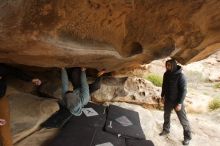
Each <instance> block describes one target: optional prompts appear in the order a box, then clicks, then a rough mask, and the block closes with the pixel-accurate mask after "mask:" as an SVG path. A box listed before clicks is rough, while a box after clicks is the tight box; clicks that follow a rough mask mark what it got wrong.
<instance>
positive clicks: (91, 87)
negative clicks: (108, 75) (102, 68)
mask: <svg viewBox="0 0 220 146" xmlns="http://www.w3.org/2000/svg"><path fill="white" fill-rule="evenodd" d="M100 87H101V77H98V78H97V79H96V80H95V81H94V82H93V83H91V84H89V93H90V94H92V93H93V92H95V91H96V90H98V89H100Z"/></svg>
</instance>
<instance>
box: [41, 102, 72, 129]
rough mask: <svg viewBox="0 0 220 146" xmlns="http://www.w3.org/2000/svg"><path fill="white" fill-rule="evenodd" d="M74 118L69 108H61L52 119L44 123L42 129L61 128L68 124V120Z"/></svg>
mask: <svg viewBox="0 0 220 146" xmlns="http://www.w3.org/2000/svg"><path fill="white" fill-rule="evenodd" d="M72 116H73V115H72V114H71V113H70V111H69V110H68V109H67V108H65V107H62V106H60V109H59V110H58V111H57V112H55V113H54V114H53V115H52V116H51V117H50V118H48V119H47V120H46V121H45V122H44V123H42V124H41V127H43V128H48V129H50V128H61V127H63V126H64V125H65V124H66V123H67V122H68V120H69V119H70V118H71V117H72Z"/></svg>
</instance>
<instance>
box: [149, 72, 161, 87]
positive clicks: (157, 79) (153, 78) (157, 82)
mask: <svg viewBox="0 0 220 146" xmlns="http://www.w3.org/2000/svg"><path fill="white" fill-rule="evenodd" d="M146 79H147V80H148V81H150V82H152V83H153V84H154V85H155V86H158V87H161V86H162V82H163V78H162V77H161V76H159V75H157V74H149V75H148V76H147V77H146Z"/></svg>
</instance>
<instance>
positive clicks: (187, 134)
mask: <svg viewBox="0 0 220 146" xmlns="http://www.w3.org/2000/svg"><path fill="white" fill-rule="evenodd" d="M175 106H176V104H173V103H169V102H165V103H164V124H163V130H164V131H167V132H169V130H170V115H171V112H172V110H173V109H175ZM175 112H176V114H177V116H178V118H179V120H180V123H181V125H182V126H183V135H184V139H191V128H190V125H189V121H188V119H187V116H186V111H185V107H184V105H182V108H181V110H180V111H176V110H175Z"/></svg>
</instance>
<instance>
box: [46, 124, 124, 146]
mask: <svg viewBox="0 0 220 146" xmlns="http://www.w3.org/2000/svg"><path fill="white" fill-rule="evenodd" d="M68 124H69V123H68ZM68 124H67V125H66V127H65V128H64V129H62V130H61V131H60V133H59V134H58V135H57V137H55V138H54V139H53V140H52V141H51V142H50V144H49V145H48V146H126V145H125V139H123V138H118V137H117V136H115V135H112V134H109V133H106V132H104V131H102V130H101V129H99V128H92V127H77V125H75V126H71V127H68ZM67 127H68V128H67Z"/></svg>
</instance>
